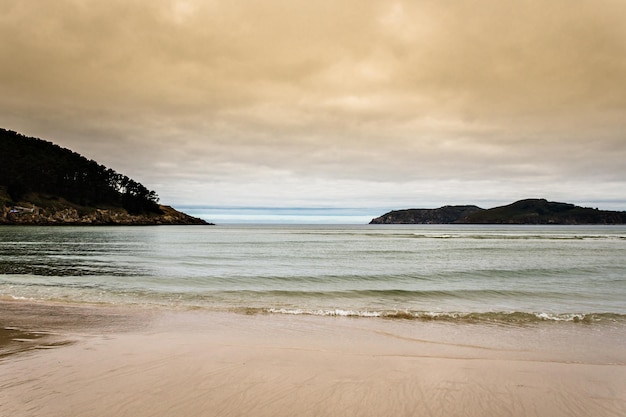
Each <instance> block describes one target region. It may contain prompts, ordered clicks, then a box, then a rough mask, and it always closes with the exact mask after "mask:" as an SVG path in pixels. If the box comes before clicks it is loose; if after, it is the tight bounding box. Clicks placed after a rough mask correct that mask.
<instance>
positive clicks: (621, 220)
mask: <svg viewBox="0 0 626 417" xmlns="http://www.w3.org/2000/svg"><path fill="white" fill-rule="evenodd" d="M467 207H469V208H475V209H474V210H469V211H464V210H461V209H460V208H467ZM450 208H459V209H457V210H454V211H451V210H450ZM444 213H446V214H450V215H449V216H444V215H443V214H444ZM455 214H456V215H455ZM451 223H456V224H569V225H576V224H626V211H608V210H598V209H594V208H588V207H579V206H576V205H574V204H569V203H559V202H552V201H547V200H545V199H526V200H520V201H516V202H514V203H512V204H508V205H505V206H500V207H494V208H491V209H486V210H485V209H480V208H478V207H476V206H444V207H441V208H438V209H409V210H398V211H391V212H389V213H387V214H384V215H382V216H380V217H377V218H375V219H373V220H372V221H371V222H370V224H451Z"/></svg>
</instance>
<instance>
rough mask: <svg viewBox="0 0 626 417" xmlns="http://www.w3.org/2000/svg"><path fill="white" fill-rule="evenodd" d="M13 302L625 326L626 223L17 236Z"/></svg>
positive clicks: (3, 283)
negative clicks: (569, 322) (601, 323)
mask: <svg viewBox="0 0 626 417" xmlns="http://www.w3.org/2000/svg"><path fill="white" fill-rule="evenodd" d="M0 299H5V300H13V299H24V300H32V301H55V302H65V303H77V304H82V303H86V304H112V305H127V306H147V307H165V308H175V309H206V310H215V311H233V312H240V313H246V314H310V315H320V316H331V317H332V316H355V317H362V316H363V317H380V318H381V319H392V318H396V319H403V320H411V319H413V320H449V321H468V322H483V321H488V322H504V323H526V322H536V321H571V322H581V323H596V322H622V323H624V322H626V226H492V225H487V226H483V225H480V226H478V225H462V226H456V225H455V226H452V225H362V226H361V225H349V226H341V225H330V226H319V225H315V226H302V225H283V226H280V225H257V226H253V225H226V226H213V227H211V226H206V227H205V226H182V227H178V226H158V227H153V226H151V227H65V226H64V227H11V226H8V227H6V226H5V227H0Z"/></svg>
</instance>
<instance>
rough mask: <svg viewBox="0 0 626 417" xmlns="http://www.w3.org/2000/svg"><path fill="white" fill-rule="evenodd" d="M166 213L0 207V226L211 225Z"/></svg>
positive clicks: (174, 212)
mask: <svg viewBox="0 0 626 417" xmlns="http://www.w3.org/2000/svg"><path fill="white" fill-rule="evenodd" d="M160 209H161V211H162V212H163V213H162V214H156V213H147V214H137V215H135V214H129V213H128V212H127V211H126V210H124V209H109V210H106V209H84V210H80V211H79V209H76V208H74V207H66V208H44V207H38V206H36V205H34V204H32V205H29V206H28V207H26V205H25V204H24V205H22V206H5V207H0V224H22V225H123V226H130V225H138V226H140V225H210V224H212V223H207V222H206V221H204V220H202V219H199V218H197V217H192V216H189V215H187V214H185V213H182V212H180V211H177V210H175V209H173V208H172V207H169V206H160Z"/></svg>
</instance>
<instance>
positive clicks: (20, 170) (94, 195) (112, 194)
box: [0, 129, 162, 214]
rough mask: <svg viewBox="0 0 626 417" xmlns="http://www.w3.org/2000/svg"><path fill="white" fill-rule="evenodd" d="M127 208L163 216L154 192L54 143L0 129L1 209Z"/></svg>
mask: <svg viewBox="0 0 626 417" xmlns="http://www.w3.org/2000/svg"><path fill="white" fill-rule="evenodd" d="M24 200H27V201H29V202H31V203H35V204H37V205H39V206H43V207H54V206H58V207H67V206H74V207H76V208H78V207H80V208H81V209H82V210H85V208H93V209H95V208H123V209H125V210H126V211H127V212H128V213H131V214H141V213H155V214H162V210H161V208H160V206H159V204H158V202H159V198H158V196H157V194H156V193H155V192H154V191H150V190H148V189H147V188H146V187H144V186H143V185H142V184H140V183H138V182H136V181H133V180H132V179H130V178H128V177H127V176H125V175H122V174H119V173H117V172H115V171H114V170H112V169H109V168H107V167H105V166H103V165H100V164H98V163H97V162H95V161H93V160H89V159H87V158H85V157H83V156H81V155H79V154H77V153H75V152H72V151H70V150H68V149H65V148H61V147H60V146H58V145H55V144H53V143H51V142H47V141H44V140H41V139H36V138H30V137H26V136H23V135H21V134H19V133H16V132H13V131H10V130H4V129H0V207H1V206H8V205H10V204H14V203H17V202H19V201H24Z"/></svg>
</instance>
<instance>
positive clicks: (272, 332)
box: [0, 302, 626, 417]
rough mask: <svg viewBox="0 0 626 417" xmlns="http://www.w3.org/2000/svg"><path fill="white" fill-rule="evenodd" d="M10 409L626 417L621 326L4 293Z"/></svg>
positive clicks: (1, 375)
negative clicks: (224, 309)
mask: <svg viewBox="0 0 626 417" xmlns="http://www.w3.org/2000/svg"><path fill="white" fill-rule="evenodd" d="M0 308H1V311H2V315H1V316H0V329H1V330H2V336H1V337H0V415H2V416H113V415H115V416H205V415H206V416H274V417H275V416H294V415H298V416H385V415H387V416H390V415H395V416H483V417H484V416H498V417H501V416H551V417H558V416H568V417H572V416H595V417H601V416H623V415H626V337H625V335H626V333H625V329H624V327H623V325H616V326H615V327H611V326H610V325H602V326H596V325H584V324H575V323H556V324H555V323H552V324H541V323H540V324H536V325H529V326H510V325H509V326H504V325H485V324H467V323H466V324H459V323H441V322H420V321H408V320H382V319H363V318H360V319H351V318H340V317H337V318H328V317H309V316H285V315H252V316H248V315H243V314H232V313H215V312H207V311H171V310H170V311H164V310H143V309H138V308H137V309H126V310H120V309H116V308H108V307H85V306H80V307H79V306H68V305H54V304H28V303H24V302H1V303H0Z"/></svg>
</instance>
